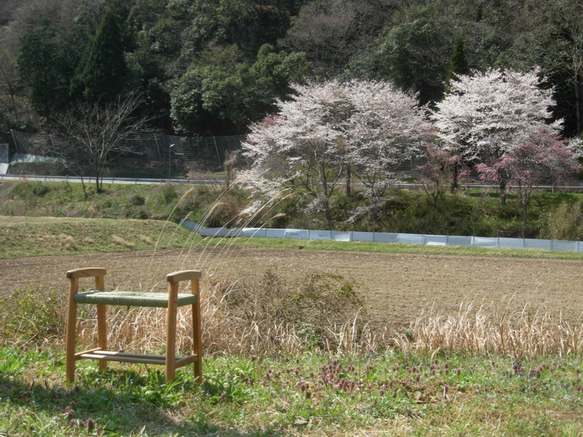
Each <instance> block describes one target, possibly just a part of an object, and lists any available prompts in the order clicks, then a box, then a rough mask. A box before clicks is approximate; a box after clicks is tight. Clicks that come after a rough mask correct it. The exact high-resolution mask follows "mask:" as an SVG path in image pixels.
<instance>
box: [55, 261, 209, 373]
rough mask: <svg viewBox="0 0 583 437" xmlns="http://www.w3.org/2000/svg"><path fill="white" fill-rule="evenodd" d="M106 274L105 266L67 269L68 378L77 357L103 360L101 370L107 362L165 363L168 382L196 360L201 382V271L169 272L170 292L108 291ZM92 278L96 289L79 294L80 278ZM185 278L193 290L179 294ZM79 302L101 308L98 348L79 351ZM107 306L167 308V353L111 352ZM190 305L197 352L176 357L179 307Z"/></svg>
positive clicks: (195, 367)
mask: <svg viewBox="0 0 583 437" xmlns="http://www.w3.org/2000/svg"><path fill="white" fill-rule="evenodd" d="M105 274H106V270H105V269H103V268H101V267H88V268H81V269H76V270H69V271H68V272H67V278H68V279H69V300H68V310H67V329H66V334H65V342H66V349H67V363H66V378H67V380H68V381H70V382H72V381H73V380H74V379H75V364H76V362H77V360H82V359H91V360H98V361H99V369H100V370H101V371H103V370H105V369H106V366H107V361H120V362H130V363H145V364H159V365H165V366H166V381H172V380H173V379H174V376H175V370H176V369H177V368H179V367H182V366H185V365H187V364H190V363H193V364H194V374H195V377H196V380H197V381H198V382H200V381H201V377H202V358H201V343H202V338H201V337H202V335H201V332H202V331H201V320H200V286H199V279H200V277H201V272H200V271H197V270H184V271H179V272H174V273H170V274H168V275H167V276H166V279H167V281H168V293H153V292H137V291H117V290H116V291H105V287H104V276H105ZM91 277H92V278H95V290H92V291H87V292H84V293H79V279H80V278H91ZM181 281H190V289H191V293H178V288H179V283H180V282H181ZM78 305H96V307H97V347H96V348H93V349H90V350H87V351H84V352H76V342H77V306H78ZM107 305H122V306H132V307H150V308H167V327H166V329H167V332H166V354H165V355H146V354H132V353H126V352H114V351H108V350H107V321H106V307H107ZM186 305H190V306H191V307H192V317H193V320H192V321H193V325H192V329H193V331H192V333H193V336H192V338H193V353H192V354H191V355H188V356H185V357H176V317H177V311H178V307H181V306H186Z"/></svg>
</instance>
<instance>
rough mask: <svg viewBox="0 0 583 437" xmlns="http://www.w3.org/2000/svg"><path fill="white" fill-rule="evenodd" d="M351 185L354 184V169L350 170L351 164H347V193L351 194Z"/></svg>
mask: <svg viewBox="0 0 583 437" xmlns="http://www.w3.org/2000/svg"><path fill="white" fill-rule="evenodd" d="M351 185H352V171H351V170H350V166H349V165H348V166H346V194H347V195H350V193H351Z"/></svg>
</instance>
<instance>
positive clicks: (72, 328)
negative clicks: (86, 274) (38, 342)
mask: <svg viewBox="0 0 583 437" xmlns="http://www.w3.org/2000/svg"><path fill="white" fill-rule="evenodd" d="M78 291H79V279H78V278H70V279H69V299H68V303H67V328H66V334H65V349H66V364H65V375H66V378H67V381H69V382H73V380H74V379H75V343H76V337H77V303H76V302H75V294H77V292H78Z"/></svg>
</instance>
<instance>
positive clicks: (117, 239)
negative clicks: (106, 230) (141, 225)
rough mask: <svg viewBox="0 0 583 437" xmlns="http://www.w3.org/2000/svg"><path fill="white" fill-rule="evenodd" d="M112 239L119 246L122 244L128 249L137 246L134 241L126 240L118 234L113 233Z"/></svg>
mask: <svg viewBox="0 0 583 437" xmlns="http://www.w3.org/2000/svg"><path fill="white" fill-rule="evenodd" d="M111 241H112V243H114V244H117V245H118V246H122V247H126V248H128V249H131V248H133V247H134V246H135V244H134V243H131V242H129V241H126V240H124V239H123V238H121V237H118V236H117V235H112V236H111Z"/></svg>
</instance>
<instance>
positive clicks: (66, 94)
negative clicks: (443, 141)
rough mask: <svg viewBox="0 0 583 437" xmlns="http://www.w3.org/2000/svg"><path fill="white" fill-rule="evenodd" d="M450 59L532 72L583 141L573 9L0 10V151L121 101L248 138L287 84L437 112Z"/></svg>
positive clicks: (400, 3) (370, 3) (29, 5)
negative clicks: (349, 90)
mask: <svg viewBox="0 0 583 437" xmlns="http://www.w3.org/2000/svg"><path fill="white" fill-rule="evenodd" d="M454 47H457V48H458V49H459V47H462V48H463V68H464V70H465V71H467V72H472V71H486V70H487V69H491V68H502V69H513V70H516V71H523V72H527V71H533V70H534V69H535V67H538V68H539V70H538V71H539V75H540V78H541V79H543V78H544V80H541V85H540V86H541V87H545V88H547V89H552V90H553V96H552V97H553V99H554V101H555V102H556V105H555V106H554V108H553V114H552V116H553V118H555V119H557V120H558V119H562V120H563V125H562V133H563V134H564V136H565V137H572V136H575V135H579V134H580V133H581V130H582V111H581V109H582V106H583V103H582V101H581V100H582V98H583V97H582V92H581V91H582V85H581V82H582V80H583V5H582V4H581V3H580V1H579V0H360V1H350V0H3V1H2V2H1V3H0V132H1V135H2V136H3V138H0V142H7V140H8V139H7V138H4V136H6V135H7V132H9V130H10V129H16V130H20V131H27V132H45V131H48V130H50V128H51V123H52V122H54V120H59V116H60V115H61V114H63V113H64V112H66V111H68V110H70V108H71V107H73V106H74V105H76V104H77V103H78V102H79V101H89V102H100V103H103V102H106V101H108V100H113V99H116V98H119V96H121V95H127V93H130V92H133V93H134V95H136V94H139V95H140V96H142V98H141V99H140V102H139V107H138V112H139V114H140V116H142V118H143V119H147V120H148V125H149V127H150V128H152V129H156V130H158V131H162V132H165V133H173V134H186V135H193V136H197V135H203V136H204V135H216V136H225V135H240V134H246V133H248V132H249V127H250V126H251V125H252V124H253V123H256V122H258V121H260V120H262V119H263V118H264V117H265V116H266V115H268V114H270V113H273V112H274V111H275V110H276V109H277V106H276V102H277V101H278V100H283V101H284V100H286V99H288V98H289V97H290V95H291V93H292V89H293V88H292V86H293V85H294V84H306V83H314V82H316V83H317V82H323V81H327V80H341V81H346V80H353V79H358V80H372V81H389V82H391V83H392V84H394V85H395V86H396V87H397V88H398V89H400V90H402V91H406V92H408V93H412V94H414V95H415V96H416V99H417V100H418V102H419V103H420V104H429V105H434V104H435V103H436V102H439V101H440V100H441V99H443V97H444V95H445V93H446V91H447V89H446V87H447V85H446V84H447V82H448V81H447V79H448V77H450V76H451V74H452V65H457V67H459V56H460V53H459V52H456V50H454ZM456 56H457V57H458V58H457V61H456ZM456 62H458V64H456Z"/></svg>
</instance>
